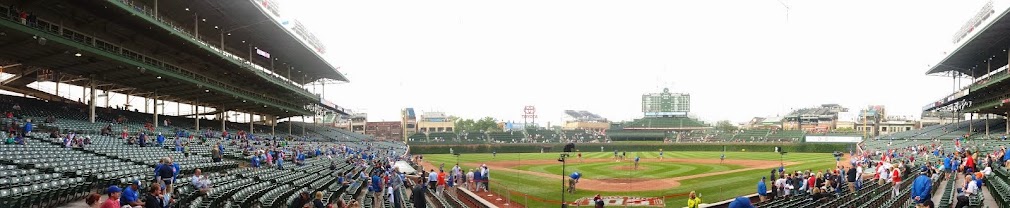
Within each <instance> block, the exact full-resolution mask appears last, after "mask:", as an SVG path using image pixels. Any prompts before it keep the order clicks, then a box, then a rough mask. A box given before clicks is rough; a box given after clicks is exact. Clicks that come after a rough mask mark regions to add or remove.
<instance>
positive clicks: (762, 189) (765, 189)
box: [757, 176, 768, 201]
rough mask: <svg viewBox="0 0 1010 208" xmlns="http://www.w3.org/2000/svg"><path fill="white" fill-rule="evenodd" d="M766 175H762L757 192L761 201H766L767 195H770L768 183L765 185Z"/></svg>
mask: <svg viewBox="0 0 1010 208" xmlns="http://www.w3.org/2000/svg"><path fill="white" fill-rule="evenodd" d="M765 179H767V178H766V177H764V176H762V177H761V181H758V187H757V192H758V193H757V194H758V198H760V199H761V201H765V195H768V185H765Z"/></svg>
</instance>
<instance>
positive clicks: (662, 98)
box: [642, 88, 691, 116]
mask: <svg viewBox="0 0 1010 208" xmlns="http://www.w3.org/2000/svg"><path fill="white" fill-rule="evenodd" d="M690 111H691V95H689V94H681V93H670V89H668V88H667V89H663V92H662V93H650V94H644V95H642V113H645V115H646V116H672V115H687V113H688V112H690Z"/></svg>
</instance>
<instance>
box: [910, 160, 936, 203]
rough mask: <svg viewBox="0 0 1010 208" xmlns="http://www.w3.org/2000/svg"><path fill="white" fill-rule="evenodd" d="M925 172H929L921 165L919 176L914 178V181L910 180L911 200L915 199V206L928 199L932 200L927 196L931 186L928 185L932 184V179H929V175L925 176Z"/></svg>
mask: <svg viewBox="0 0 1010 208" xmlns="http://www.w3.org/2000/svg"><path fill="white" fill-rule="evenodd" d="M927 172H929V170H928V169H926V168H925V167H923V168H922V170H921V171H919V177H917V178H915V181H914V182H912V200H914V201H915V203H916V205H917V207H922V205H923V203H926V201H928V200H932V199H931V198H930V196H929V191H930V189H931V188H932V187H930V186H932V184H931V182H932V181H931V180H930V179H929V176H926V173H927Z"/></svg>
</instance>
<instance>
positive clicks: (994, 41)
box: [926, 3, 1010, 78]
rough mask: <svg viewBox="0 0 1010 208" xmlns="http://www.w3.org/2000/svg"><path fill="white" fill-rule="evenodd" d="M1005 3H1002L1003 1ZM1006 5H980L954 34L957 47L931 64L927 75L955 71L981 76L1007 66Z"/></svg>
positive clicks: (1009, 25)
mask: <svg viewBox="0 0 1010 208" xmlns="http://www.w3.org/2000/svg"><path fill="white" fill-rule="evenodd" d="M1003 4H1005V3H1003ZM1008 12H1010V10H1007V5H996V6H993V5H992V4H991V3H990V4H987V6H986V7H983V9H982V10H981V11H979V13H978V14H977V15H976V17H975V18H973V19H971V20H969V21H968V22H967V23H966V24H965V26H964V27H963V28H962V29H961V31H959V32H958V33H956V34H955V36H954V39H953V41H954V42H956V43H955V44H959V45H957V47H956V48H955V49H954V50H952V51H950V52H947V53H945V54H946V56H945V57H944V58H943V59H942V60H941V61H940V62H939V63H937V64H935V65H932V66H931V67H930V68H929V71H927V72H926V74H933V73H941V72H951V71H956V72H960V73H963V74H964V75H968V76H972V77H976V78H977V77H981V76H983V75H985V74H987V73H988V72H989V71H990V70H992V71H995V70H996V69H997V68H999V67H1002V66H1004V65H1007V60H1008V59H1010V57H1008V54H1007V48H1008V46H1010V39H1008V38H1006V37H1007V36H1010V15H1007V13H1008Z"/></svg>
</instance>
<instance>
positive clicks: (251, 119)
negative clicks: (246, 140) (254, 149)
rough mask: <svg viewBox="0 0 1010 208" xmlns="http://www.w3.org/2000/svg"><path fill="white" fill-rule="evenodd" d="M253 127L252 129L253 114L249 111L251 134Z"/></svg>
mask: <svg viewBox="0 0 1010 208" xmlns="http://www.w3.org/2000/svg"><path fill="white" fill-rule="evenodd" d="M253 129H254V128H253V114H252V113H249V133H250V134H252V133H253V132H255V131H253Z"/></svg>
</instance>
